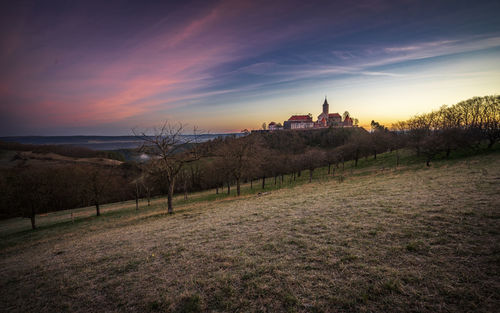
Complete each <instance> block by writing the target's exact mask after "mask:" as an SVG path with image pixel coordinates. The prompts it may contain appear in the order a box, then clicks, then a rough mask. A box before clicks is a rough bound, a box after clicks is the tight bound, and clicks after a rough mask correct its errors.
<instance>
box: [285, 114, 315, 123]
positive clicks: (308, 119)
mask: <svg viewBox="0 0 500 313" xmlns="http://www.w3.org/2000/svg"><path fill="white" fill-rule="evenodd" d="M288 120H289V121H305V122H312V118H311V117H310V116H309V115H292V117H290V118H289V119H288Z"/></svg>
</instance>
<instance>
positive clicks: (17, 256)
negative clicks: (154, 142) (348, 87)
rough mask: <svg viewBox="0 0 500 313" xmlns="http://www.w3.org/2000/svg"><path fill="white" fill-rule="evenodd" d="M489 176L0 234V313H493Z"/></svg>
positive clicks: (380, 179)
mask: <svg viewBox="0 0 500 313" xmlns="http://www.w3.org/2000/svg"><path fill="white" fill-rule="evenodd" d="M499 177H500V160H499V159H498V157H497V156H496V155H489V156H481V157H476V158H473V159H469V160H467V161H462V162H457V163H454V164H451V165H449V166H442V167H433V168H430V169H425V170H419V171H410V170H396V171H394V170H391V171H384V172H377V173H373V174H369V175H366V176H360V177H350V178H349V179H346V180H345V181H344V182H342V183H338V182H337V181H334V180H331V181H324V182H318V183H313V184H307V185H303V186H299V187H296V188H292V189H282V190H277V191H273V192H272V194H269V195H266V196H265V197H258V196H256V195H253V196H248V197H246V198H241V199H238V200H235V199H229V200H230V201H228V200H224V201H213V202H199V203H192V204H187V205H185V206H183V207H180V208H179V209H178V210H177V213H176V214H174V215H170V216H169V215H166V214H164V213H165V212H164V210H163V209H162V207H161V205H160V203H159V202H158V203H155V204H154V205H155V207H154V208H153V209H151V210H148V211H139V212H137V213H134V212H133V211H131V212H129V213H128V214H125V213H124V215H123V216H103V217H102V218H100V219H96V218H93V219H89V220H88V221H86V222H82V223H76V224H74V225H69V226H67V227H53V228H50V227H49V228H46V229H41V230H38V231H35V232H28V233H23V234H22V235H21V234H19V235H9V236H10V237H8V240H10V242H11V244H10V245H8V246H5V247H4V248H3V249H2V250H0V252H1V258H0V289H1V292H2V297H1V300H0V309H1V310H2V311H18V312H30V311H37V312H54V311H113V312H114V311H116V312H118V311H120V312H121V311H131V312H137V311H172V312H198V311H217V312H219V311H227V312H234V311H252V312H253V311H279V312H294V311H297V312H338V311H362V312H369V311H380V312H382V311H384V312H385V311H399V312H408V311H413V312H440V311H453V312H454V311H462V312H469V311H483V312H493V311H496V309H497V307H498V305H499V303H500V279H499V278H500V277H499V273H500V245H499V242H500V241H499V239H500V238H499V237H500V231H499V229H500V210H499V208H500V199H499V191H500V188H499V186H500V184H499V183H500V179H499ZM157 201H162V200H157ZM119 206H124V207H127V208H128V206H127V205H126V204H118V205H117V207H119ZM109 209H110V210H113V209H115V210H117V212H121V211H120V210H119V209H117V208H116V207H113V206H110V207H109ZM122 210H124V209H122ZM5 238H7V237H5Z"/></svg>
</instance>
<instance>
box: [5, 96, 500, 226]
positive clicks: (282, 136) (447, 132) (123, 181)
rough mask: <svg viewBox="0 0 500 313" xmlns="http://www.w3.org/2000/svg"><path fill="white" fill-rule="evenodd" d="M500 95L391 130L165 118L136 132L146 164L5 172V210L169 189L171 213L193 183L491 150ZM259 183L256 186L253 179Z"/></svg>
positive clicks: (499, 135) (230, 183)
mask: <svg viewBox="0 0 500 313" xmlns="http://www.w3.org/2000/svg"><path fill="white" fill-rule="evenodd" d="M499 122H500V97H499V96H487V97H481V98H479V97H476V98H471V99H468V100H466V101H462V102H460V103H457V104H455V105H453V106H449V107H448V106H443V107H441V108H440V109H439V110H437V111H433V112H430V113H426V114H421V115H417V116H414V117H412V118H410V119H408V120H406V121H400V122H398V123H395V124H394V125H392V127H391V128H390V129H389V128H388V127H385V126H384V125H381V124H380V123H378V122H376V121H372V123H371V129H370V131H367V130H365V129H363V128H360V127H346V128H329V129H316V130H288V131H275V132H266V133H252V134H249V135H247V136H243V137H238V138H237V137H225V138H217V139H214V140H212V141H209V142H203V143H199V142H197V141H196V138H197V137H196V131H195V132H194V135H193V136H190V137H189V138H190V139H186V138H187V137H185V136H182V135H183V134H184V133H185V130H186V129H185V126H184V125H182V124H170V123H165V124H164V125H163V126H162V127H160V128H159V129H156V130H154V132H153V134H149V133H148V134H146V133H145V132H144V133H136V134H135V135H136V136H137V137H139V138H141V139H142V140H143V142H144V144H143V146H142V147H141V148H140V149H139V151H138V152H139V153H146V154H147V155H149V156H150V159H149V161H147V162H144V163H134V162H128V163H122V164H121V165H119V166H116V165H115V166H111V165H110V166H97V165H67V166H57V167H39V168H13V169H9V170H3V172H2V176H1V179H0V189H1V190H3V192H2V194H0V195H1V197H2V198H3V199H2V216H3V217H10V216H25V217H30V218H31V219H32V226H33V228H35V215H36V214H41V213H45V212H50V211H57V210H63V209H70V208H76V207H82V206H88V205H94V206H95V207H96V215H97V216H99V215H100V205H102V204H103V203H108V202H116V201H122V200H130V199H135V200H136V208H137V209H138V208H139V207H138V199H139V198H147V199H148V204H149V203H150V199H151V197H153V196H157V195H166V196H167V201H166V207H167V212H168V213H173V212H174V208H173V201H172V199H173V196H174V194H175V193H181V194H184V197H185V198H187V197H188V194H189V193H190V192H192V191H199V190H207V189H214V191H215V193H220V192H222V190H224V189H226V190H227V192H228V193H230V191H231V188H232V187H233V188H235V189H236V194H237V195H238V196H239V195H240V194H241V185H242V184H244V183H249V184H250V187H251V188H262V189H265V188H266V186H268V184H276V183H277V182H281V183H283V179H284V176H285V175H288V177H290V179H291V180H295V179H297V178H298V177H301V176H302V175H307V176H306V177H307V180H308V181H312V179H313V177H314V173H315V170H316V169H317V168H319V167H327V168H328V175H335V173H336V170H337V169H340V168H343V167H344V166H345V163H346V162H347V161H351V162H352V163H353V165H354V166H358V161H359V160H360V159H361V158H368V157H373V158H374V159H376V158H377V155H378V154H380V153H384V152H387V151H390V152H393V153H395V155H396V158H395V164H394V165H395V166H399V163H400V158H399V153H400V151H401V149H407V150H411V151H414V153H415V155H417V156H418V157H421V158H422V161H424V162H425V163H426V164H427V165H428V166H429V165H430V162H431V161H432V160H433V159H434V158H436V157H437V156H439V155H442V156H443V157H449V156H450V154H451V152H452V151H455V150H461V149H469V150H473V151H474V150H479V149H482V148H483V147H485V148H488V149H491V148H493V146H494V145H495V144H496V143H497V142H498V141H499V139H500V130H499ZM254 184H258V186H255V187H254Z"/></svg>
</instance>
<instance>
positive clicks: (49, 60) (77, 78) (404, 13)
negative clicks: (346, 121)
mask: <svg viewBox="0 0 500 313" xmlns="http://www.w3.org/2000/svg"><path fill="white" fill-rule="evenodd" d="M498 12H500V2H499V1H459V0H455V1H436V0H433V1H413V0H400V1H382V0H380V1H379V0H370V1H364V0H359V1H295V0H287V1H282V0H275V1H258V0H255V1H239V0H230V1H226V0H221V1H209V0H205V1H112V0H111V1H102V0H100V1H92V0H88V1H50V0H44V1H22V0H19V1H10V2H9V3H6V4H1V5H0V69H1V70H0V136H21V135H130V134H131V133H132V129H136V130H147V129H151V128H153V127H154V126H158V125H161V124H162V123H164V122H165V121H169V122H174V123H177V122H181V123H185V124H187V125H188V127H194V126H196V127H198V128H199V129H200V130H202V131H205V132H210V133H221V132H235V131H236V132H238V131H240V130H242V129H245V128H246V129H257V128H260V125H261V124H262V123H263V122H266V123H269V122H270V121H276V122H283V121H284V120H286V119H288V118H289V117H290V116H291V115H292V114H307V113H312V115H313V116H314V117H316V116H318V115H319V114H320V113H321V105H322V103H323V101H324V98H325V96H327V98H328V102H329V103H330V112H331V113H333V112H339V113H340V114H342V113H343V112H344V111H348V112H350V114H351V116H353V117H356V118H358V119H359V122H360V124H361V125H368V124H369V123H370V122H371V120H376V121H379V122H380V123H382V124H385V125H390V124H391V123H393V122H395V121H397V120H405V119H407V118H409V117H411V116H413V115H415V114H419V113H425V112H429V111H431V110H435V109H438V108H439V107H440V106H442V105H452V104H454V103H457V102H459V101H461V100H465V99H468V98H470V97H474V96H485V95H493V94H499V93H500V18H498Z"/></svg>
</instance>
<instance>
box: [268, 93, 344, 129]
mask: <svg viewBox="0 0 500 313" xmlns="http://www.w3.org/2000/svg"><path fill="white" fill-rule="evenodd" d="M272 123H274V122H271V123H270V124H269V126H270V127H269V130H271V131H272V130H278V128H276V127H274V126H273V128H271V124H272ZM327 127H353V120H352V118H351V117H349V115H347V116H346V117H345V118H344V120H343V121H342V116H341V115H340V114H339V113H330V104H329V103H328V100H327V99H326V97H325V101H324V102H323V111H322V112H321V114H320V115H318V120H317V121H316V122H314V121H313V119H312V115H311V114H309V115H292V116H291V117H290V118H289V119H288V120H287V121H285V122H284V123H283V129H307V128H327Z"/></svg>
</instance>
